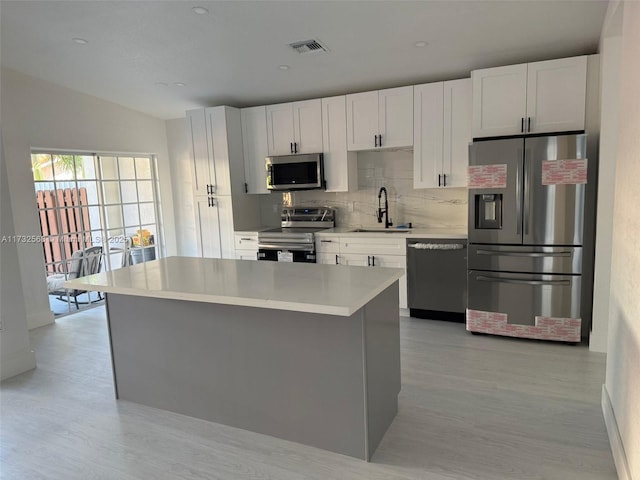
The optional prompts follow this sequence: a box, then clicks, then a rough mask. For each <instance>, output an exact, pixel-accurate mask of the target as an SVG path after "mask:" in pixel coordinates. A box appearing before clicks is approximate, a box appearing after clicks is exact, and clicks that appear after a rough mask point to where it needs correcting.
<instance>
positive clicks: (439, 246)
mask: <svg viewBox="0 0 640 480" xmlns="http://www.w3.org/2000/svg"><path fill="white" fill-rule="evenodd" d="M407 248H415V249H416V250H462V249H463V248H465V245H464V244H463V243H425V242H416V243H410V244H408V245H407Z"/></svg>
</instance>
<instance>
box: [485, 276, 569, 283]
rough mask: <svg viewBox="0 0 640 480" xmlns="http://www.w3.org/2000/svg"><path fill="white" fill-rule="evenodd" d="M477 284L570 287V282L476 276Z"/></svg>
mask: <svg viewBox="0 0 640 480" xmlns="http://www.w3.org/2000/svg"><path fill="white" fill-rule="evenodd" d="M476 280H478V281H479V282H496V283H515V284H519V285H571V281H570V280H520V279H517V278H500V277H489V276H485V275H478V276H477V277H476Z"/></svg>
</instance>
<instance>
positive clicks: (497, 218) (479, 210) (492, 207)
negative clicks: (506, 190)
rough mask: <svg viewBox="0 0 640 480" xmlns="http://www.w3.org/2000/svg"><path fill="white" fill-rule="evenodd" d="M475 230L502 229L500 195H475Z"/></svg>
mask: <svg viewBox="0 0 640 480" xmlns="http://www.w3.org/2000/svg"><path fill="white" fill-rule="evenodd" d="M475 207H476V228H477V229H483V230H486V229H500V228H502V194H501V193H491V194H488V193H482V194H479V195H476V205H475Z"/></svg>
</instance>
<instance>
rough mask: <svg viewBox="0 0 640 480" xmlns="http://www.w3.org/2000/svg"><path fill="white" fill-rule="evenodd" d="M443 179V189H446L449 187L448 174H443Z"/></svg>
mask: <svg viewBox="0 0 640 480" xmlns="http://www.w3.org/2000/svg"><path fill="white" fill-rule="evenodd" d="M442 179H443V184H442V186H443V187H446V186H447V174H446V173H443V174H442Z"/></svg>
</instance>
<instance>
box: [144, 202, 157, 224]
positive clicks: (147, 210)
mask: <svg viewBox="0 0 640 480" xmlns="http://www.w3.org/2000/svg"><path fill="white" fill-rule="evenodd" d="M140 223H142V224H145V223H156V211H155V208H154V205H153V203H141V204H140Z"/></svg>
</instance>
